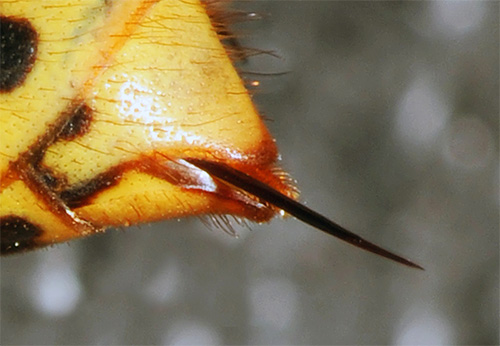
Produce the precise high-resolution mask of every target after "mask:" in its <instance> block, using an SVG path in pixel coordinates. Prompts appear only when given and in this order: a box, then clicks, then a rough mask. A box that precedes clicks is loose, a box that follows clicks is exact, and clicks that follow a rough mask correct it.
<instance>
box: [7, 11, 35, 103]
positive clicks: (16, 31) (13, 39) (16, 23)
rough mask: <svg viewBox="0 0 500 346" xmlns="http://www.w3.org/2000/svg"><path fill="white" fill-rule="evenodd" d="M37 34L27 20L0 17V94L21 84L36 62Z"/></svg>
mask: <svg viewBox="0 0 500 346" xmlns="http://www.w3.org/2000/svg"><path fill="white" fill-rule="evenodd" d="M37 45H38V33H37V32H36V30H35V28H33V26H32V25H31V23H30V22H29V20H27V19H24V18H16V17H5V16H0V52H1V58H0V92H2V93H5V92H10V91H12V90H14V89H15V88H17V87H19V86H20V85H22V84H23V82H24V80H25V79H26V76H27V75H28V73H29V72H30V71H31V69H32V67H33V64H34V63H35V60H36V51H37Z"/></svg>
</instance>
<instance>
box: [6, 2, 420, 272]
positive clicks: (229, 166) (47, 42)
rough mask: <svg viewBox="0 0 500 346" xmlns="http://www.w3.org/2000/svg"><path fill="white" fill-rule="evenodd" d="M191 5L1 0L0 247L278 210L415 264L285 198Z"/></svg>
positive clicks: (228, 65) (287, 193)
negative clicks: (173, 220) (110, 229)
mask: <svg viewBox="0 0 500 346" xmlns="http://www.w3.org/2000/svg"><path fill="white" fill-rule="evenodd" d="M205 5H206V4H203V3H200V2H199V1H198V0H188V1H180V0H168V1H158V0H156V1H153V0H130V1H102V0H81V1H76V2H75V1H71V2H68V1H62V0H61V1H51V2H39V1H4V2H3V3H2V7H1V16H2V17H1V20H2V50H4V51H5V52H6V54H3V55H4V56H3V57H2V72H1V73H2V78H1V82H2V85H1V87H2V90H1V94H0V98H1V106H0V112H1V116H0V122H1V124H0V126H1V129H2V130H1V131H2V139H1V145H0V170H1V191H0V217H1V236H2V241H1V250H2V254H7V253H15V252H19V251H24V250H29V249H32V248H36V247H40V246H45V245H50V244H54V243H57V242H62V241H66V240H70V239H73V238H77V237H82V236H87V235H90V234H93V233H96V232H99V231H101V230H104V229H105V228H106V227H109V226H121V225H130V224H135V223H139V222H150V221H155V220H161V219H168V218H177V217H184V216H189V215H204V214H215V215H224V214H230V215H234V216H236V217H241V218H245V219H249V220H251V221H255V222H263V221H268V220H269V219H270V218H272V217H273V216H274V215H276V214H277V213H280V212H281V211H285V212H287V213H289V214H291V215H294V216H296V217H297V218H299V219H301V220H303V221H305V222H306V223H309V224H311V225H313V226H314V227H316V228H319V229H321V230H323V231H325V232H327V233H330V234H332V235H335V236H337V237H339V238H341V239H344V240H346V241H348V242H350V243H352V244H354V245H356V246H359V247H362V248H364V249H366V250H369V251H372V252H375V253H378V254H380V255H382V256H385V257H388V258H391V259H393V260H396V261H398V262H401V263H404V264H406V265H409V266H413V267H418V266H417V265H415V264H413V263H412V262H410V261H408V260H405V259H403V258H401V257H399V256H397V255H394V254H392V253H390V252H388V251H386V250H383V249H381V248H379V247H378V246H375V245H373V244H371V243H369V242H367V241H365V240H363V239H362V238H360V237H358V236H356V235H355V234H353V233H351V232H348V231H347V230H345V229H343V228H342V227H340V226H338V225H336V224H335V223H333V222H331V221H330V220H328V219H326V218H324V217H323V216H321V215H319V214H317V213H315V212H313V211H312V210H310V209H308V208H307V207H305V206H303V205H301V204H299V203H298V202H296V199H297V197H298V194H297V191H296V189H295V188H294V187H293V185H292V184H291V183H290V179H289V178H288V176H287V175H286V174H285V173H283V171H282V170H280V169H279V168H278V167H277V166H276V160H277V149H276V146H275V143H274V139H273V138H272V137H271V135H270V134H269V132H268V130H267V128H266V127H265V125H264V124H263V122H262V120H261V118H260V116H259V115H258V113H257V111H256V109H255V107H254V106H253V103H252V100H251V97H250V96H249V94H248V91H247V90H246V88H245V86H244V84H243V83H242V81H241V79H240V78H239V76H238V74H237V72H236V70H235V68H234V67H233V64H232V62H231V60H230V58H229V57H228V53H227V50H226V49H225V48H224V46H223V45H222V44H221V41H220V37H219V36H218V33H217V31H216V30H215V29H214V25H213V22H212V21H211V18H210V16H209V15H208V14H207V9H206V7H205ZM208 12H210V11H208Z"/></svg>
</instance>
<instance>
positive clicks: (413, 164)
mask: <svg viewBox="0 0 500 346" xmlns="http://www.w3.org/2000/svg"><path fill="white" fill-rule="evenodd" d="M235 6H237V7H238V8H242V9H245V10H248V11H253V12H257V13H259V14H260V15H261V16H262V17H263V19H262V20H260V21H258V22H251V23H245V24H242V25H239V26H238V27H237V29H236V32H239V33H240V34H241V35H242V37H243V38H242V42H243V44H244V45H246V46H250V47H255V48H259V49H263V50H273V51H275V52H276V53H277V54H278V55H280V56H281V59H277V58H274V57H272V56H269V55H261V56H257V57H254V58H252V59H250V61H249V62H248V63H246V64H243V65H242V66H241V69H242V70H246V71H252V72H259V73H264V74H268V73H279V72H289V73H288V74H286V75H284V76H255V75H248V74H247V75H246V76H247V78H248V79H249V80H252V79H253V78H257V79H259V80H260V82H261V86H260V87H259V88H258V89H257V90H255V97H254V98H255V101H256V103H257V104H258V107H259V109H260V110H261V111H262V113H263V114H264V115H265V116H266V117H267V118H270V119H272V120H271V121H269V122H268V125H269V127H270V129H271V131H272V133H273V134H274V135H275V136H276V139H277V143H278V145H279V148H280V151H281V154H282V158H283V159H282V166H283V167H284V168H285V169H286V170H287V171H289V172H290V173H291V174H292V176H293V177H294V178H295V179H297V181H298V186H299V187H300V189H301V191H302V200H303V201H304V202H306V203H307V205H308V206H310V207H312V208H314V209H316V210H318V211H320V212H322V213H324V214H325V215H328V216H330V217H332V218H333V219H334V220H336V221H337V222H339V223H341V224H342V225H344V226H346V227H347V228H349V229H351V230H353V231H355V232H357V233H359V234H360V235H362V236H364V237H366V238H367V239H370V240H372V241H374V242H376V243H378V244H381V245H383V246H385V247H388V248H389V249H392V250H395V251H396V252H398V253H401V254H404V255H406V256H408V257H409V258H411V259H413V260H415V261H416V262H418V263H419V264H421V265H423V266H424V267H425V268H426V271H425V272H420V271H417V270H412V269H408V268H405V267H403V266H400V265H396V264H394V263H391V262H389V261H387V260H385V259H380V258H378V257H376V256H374V255H371V254H368V253H365V252H363V251H360V250H358V249H356V248H354V247H352V246H349V245H345V244H343V243H342V242H340V241H337V240H336V239H334V238H331V237H329V236H327V235H325V234H323V233H321V232H319V231H315V230H313V229H311V228H310V227H308V226H306V225H304V224H302V223H300V222H298V221H296V220H294V219H292V218H288V219H286V220H274V221H273V222H272V223H270V224H268V225H252V226H251V228H252V231H248V230H247V229H244V228H243V229H238V232H239V234H240V237H239V238H238V239H235V238H231V237H230V236H229V235H227V234H225V233H223V232H222V231H220V230H208V229H207V228H205V227H204V226H203V225H202V223H201V222H200V221H198V220H197V219H196V218H193V219H187V220H181V221H169V222H162V223H158V224H154V225H145V226H141V227H131V228H127V229H125V230H124V231H109V232H108V233H107V234H105V235H103V236H98V237H94V238H90V239H85V240H80V241H76V242H73V243H71V244H70V245H64V244H63V245H60V246H57V247H54V248H51V249H49V250H44V251H38V252H35V253H30V254H27V255H23V256H17V257H8V258H2V260H1V340H0V341H1V344H3V345H6V344H102V345H104V344H174V345H189V344H222V343H224V344H396V345H406V344H429V345H430V344H432V345H445V344H498V343H499V334H498V326H499V215H498V214H499V192H498V188H499V186H498V180H499V160H498V125H499V124H498V120H499V83H498V82H499V31H498V28H499V25H498V24H499V3H498V2H497V1H453V2H452V1H425V2H424V1H417V2H406V1H405V2H402V1H377V2H364V1H358V2H353V1H349V2H347V1H323V2H319V1H301V2H298V1H297V2H290V1H258V2H241V3H240V2H238V3H236V4H235Z"/></svg>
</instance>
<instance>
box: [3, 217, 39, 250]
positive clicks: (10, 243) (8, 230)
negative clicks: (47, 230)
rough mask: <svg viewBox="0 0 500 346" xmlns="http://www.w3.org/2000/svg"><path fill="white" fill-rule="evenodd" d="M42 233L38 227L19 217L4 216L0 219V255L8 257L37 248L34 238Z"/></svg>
mask: <svg viewBox="0 0 500 346" xmlns="http://www.w3.org/2000/svg"><path fill="white" fill-rule="evenodd" d="M42 233H43V232H42V230H41V228H40V227H38V226H36V225H34V224H32V223H31V222H28V221H26V220H25V219H23V218H21V217H19V216H15V215H9V216H4V217H2V218H0V240H1V241H0V254H2V255H8V254H13V253H17V252H23V251H27V250H32V249H34V248H36V247H38V244H37V243H36V238H38V237H39V236H40V235H41V234H42Z"/></svg>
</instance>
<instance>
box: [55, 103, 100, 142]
mask: <svg viewBox="0 0 500 346" xmlns="http://www.w3.org/2000/svg"><path fill="white" fill-rule="evenodd" d="M67 113H68V116H69V118H68V122H67V123H66V124H65V125H64V127H63V128H62V130H61V132H60V133H59V136H58V139H63V140H67V141H72V140H74V139H76V138H77V137H80V136H83V135H84V134H85V133H87V131H88V130H89V128H90V124H91V123H92V113H93V112H92V108H90V107H89V106H87V104H86V103H81V104H78V105H77V106H74V105H72V106H71V107H70V108H69V110H68V111H67Z"/></svg>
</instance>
